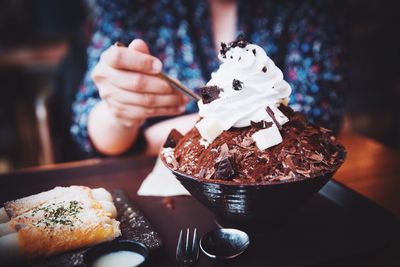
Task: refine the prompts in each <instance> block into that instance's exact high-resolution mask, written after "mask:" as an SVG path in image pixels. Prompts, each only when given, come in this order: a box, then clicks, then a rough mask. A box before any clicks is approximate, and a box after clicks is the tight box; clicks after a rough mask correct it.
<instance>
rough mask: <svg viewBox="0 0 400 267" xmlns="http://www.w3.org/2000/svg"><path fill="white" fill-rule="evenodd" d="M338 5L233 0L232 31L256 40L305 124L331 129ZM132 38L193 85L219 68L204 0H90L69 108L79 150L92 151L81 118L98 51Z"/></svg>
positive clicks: (336, 106) (94, 96)
mask: <svg viewBox="0 0 400 267" xmlns="http://www.w3.org/2000/svg"><path fill="white" fill-rule="evenodd" d="M338 5H339V1H335V0H333V1H318V0H315V1H290V0H286V1H281V0H269V1H245V0H238V20H237V21H238V22H237V33H238V34H239V33H243V34H244V35H245V36H246V38H247V40H249V41H250V42H252V43H255V44H258V45H260V46H262V47H263V48H264V49H265V50H266V52H267V54H268V55H269V56H270V57H271V58H272V59H273V60H274V61H275V63H276V65H277V66H278V67H279V68H281V69H282V71H283V73H284V77H285V80H286V81H288V82H289V84H290V85H291V86H292V90H293V91H292V94H291V97H290V101H289V104H290V106H291V107H292V108H293V109H294V110H296V111H300V112H302V113H303V114H304V115H306V117H307V118H308V119H309V120H310V121H311V122H314V123H316V124H320V125H322V126H324V127H327V128H331V129H333V130H335V131H337V130H338V129H339V128H340V124H341V121H342V117H343V104H344V103H343V102H344V101H343V91H344V90H343V64H342V55H343V48H342V41H343V40H342V39H343V38H342V32H343V30H342V27H343V23H342V21H341V20H343V16H342V14H340V13H338V12H340V10H339V9H338ZM339 6H340V5H339ZM135 38H141V39H143V40H144V41H145V42H146V43H147V44H149V47H150V50H151V53H152V54H153V55H155V56H157V57H158V58H159V59H160V60H161V61H162V62H163V64H164V72H165V73H167V74H168V75H170V76H172V77H175V78H177V79H179V80H180V81H181V82H182V83H184V84H185V85H186V86H187V87H189V88H193V90H195V91H197V90H199V88H200V87H201V86H203V85H204V84H205V83H206V82H207V81H208V80H209V79H210V77H211V73H212V72H213V71H215V70H216V69H217V68H218V65H219V62H218V59H217V52H216V51H215V49H214V41H213V37H212V28H211V21H210V9H209V5H208V1H207V0H197V1H185V0H153V1H152V0H113V1H109V0H97V3H96V8H95V25H94V32H93V36H92V40H91V44H90V46H89V47H88V49H87V54H88V69H87V73H86V75H85V78H84V81H83V83H82V85H81V86H80V88H79V90H78V91H77V94H76V98H75V101H74V104H73V106H72V109H73V123H72V125H71V129H70V130H71V134H72V135H73V137H74V140H75V141H76V142H77V144H78V145H79V147H80V148H81V149H80V150H81V151H82V153H83V155H84V156H93V155H94V154H96V151H94V148H93V146H92V144H91V142H90V139H89V137H88V131H87V122H88V115H89V113H90V111H91V109H92V108H93V107H94V106H95V105H96V104H97V103H98V102H99V101H100V98H99V94H98V91H97V89H96V86H95V85H94V83H93V81H92V80H91V78H90V73H91V71H92V69H93V68H94V66H95V65H96V64H97V62H98V60H99V57H100V55H101V53H102V52H103V51H104V50H105V49H107V48H108V47H109V46H111V45H113V44H114V43H115V42H116V41H121V42H123V43H125V44H129V43H130V41H131V40H132V39H135ZM186 112H187V113H192V112H197V105H196V103H194V102H191V103H189V104H188V105H187V108H186ZM164 119H165V118H164ZM154 121H157V119H153V120H149V121H148V122H147V123H146V124H145V126H144V127H146V126H147V125H149V124H151V123H154ZM136 143H138V144H137V145H143V143H144V142H143V140H139V141H137V142H136Z"/></svg>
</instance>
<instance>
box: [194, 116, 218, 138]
mask: <svg viewBox="0 0 400 267" xmlns="http://www.w3.org/2000/svg"><path fill="white" fill-rule="evenodd" d="M196 128H197V130H199V133H200V135H201V137H202V138H203V139H205V140H206V141H207V142H208V143H210V144H211V143H212V142H213V141H214V139H215V138H217V136H218V135H220V134H221V133H222V132H223V131H224V129H222V127H221V125H220V124H219V123H218V121H217V120H215V119H212V118H203V119H202V120H201V121H199V122H198V123H197V124H196Z"/></svg>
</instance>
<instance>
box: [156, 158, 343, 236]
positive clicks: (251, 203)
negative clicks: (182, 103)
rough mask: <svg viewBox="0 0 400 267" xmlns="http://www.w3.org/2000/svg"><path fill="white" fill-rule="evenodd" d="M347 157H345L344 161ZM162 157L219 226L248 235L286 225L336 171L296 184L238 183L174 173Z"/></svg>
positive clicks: (298, 180) (296, 182)
mask: <svg viewBox="0 0 400 267" xmlns="http://www.w3.org/2000/svg"><path fill="white" fill-rule="evenodd" d="M344 157H345V154H343V158H342V159H340V160H341V162H343V160H344ZM161 158H162V160H163V162H164V164H165V165H166V166H167V168H168V169H169V170H170V171H171V172H172V173H173V174H174V175H175V177H176V178H177V179H178V180H179V181H180V183H181V184H182V185H183V186H184V187H185V188H186V189H187V190H188V191H189V192H190V194H191V195H192V196H193V197H194V198H195V199H197V200H198V201H200V202H201V203H202V204H203V205H204V206H205V207H206V208H207V209H209V210H210V211H211V212H213V213H214V214H215V216H216V218H217V224H219V226H221V227H229V228H237V229H241V230H244V231H246V232H248V233H249V232H250V233H252V232H255V233H257V232H264V230H265V229H270V228H271V227H276V226H279V225H281V224H282V223H284V221H285V219H286V218H287V216H288V215H289V214H290V213H291V212H292V211H294V210H295V209H297V208H298V207H299V206H301V205H302V204H303V203H304V202H306V201H307V200H308V199H309V198H311V197H312V196H313V195H315V194H316V193H317V192H318V191H319V190H320V189H321V188H322V187H323V186H324V185H325V184H326V183H327V182H328V181H329V179H331V178H332V176H333V174H334V173H335V172H336V170H335V171H332V172H329V173H324V174H323V175H317V176H314V177H310V178H298V179H295V180H292V181H279V182H273V183H265V184H238V183H235V182H231V181H221V180H217V181H213V180H206V179H200V178H196V177H193V176H191V175H188V174H186V173H182V172H179V171H177V170H174V169H173V168H172V167H171V166H170V165H169V164H167V163H166V162H165V161H164V159H163V157H161ZM339 165H340V164H339ZM338 167H339V166H338Z"/></svg>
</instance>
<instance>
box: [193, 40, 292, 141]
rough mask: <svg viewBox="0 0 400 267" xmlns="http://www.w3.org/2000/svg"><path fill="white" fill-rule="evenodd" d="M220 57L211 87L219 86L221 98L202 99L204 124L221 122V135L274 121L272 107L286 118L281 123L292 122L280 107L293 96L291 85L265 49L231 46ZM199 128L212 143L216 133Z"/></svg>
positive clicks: (279, 115)
mask: <svg viewBox="0 0 400 267" xmlns="http://www.w3.org/2000/svg"><path fill="white" fill-rule="evenodd" d="M218 58H219V59H220V60H221V61H222V64H221V65H220V67H219V69H218V70H217V71H216V72H214V73H212V75H211V80H210V81H209V82H208V83H207V86H218V87H219V88H220V93H219V98H217V99H215V100H213V101H212V102H210V103H207V104H205V103H203V101H202V100H200V101H199V102H198V106H199V115H200V117H202V118H203V119H202V121H203V120H206V121H203V123H202V124H203V125H214V126H213V127H215V125H216V124H217V125H218V127H219V128H220V129H219V131H217V132H219V134H220V133H221V132H222V131H223V130H228V129H230V128H231V127H237V128H241V127H247V126H250V125H251V121H253V122H259V121H262V120H264V121H267V122H273V119H272V118H271V117H270V116H269V115H268V113H267V112H266V107H268V106H269V107H270V108H271V109H272V110H274V112H275V114H276V115H277V116H278V117H280V118H282V120H280V121H279V123H280V124H284V123H285V122H287V121H288V119H287V118H286V117H285V116H284V115H283V114H282V113H281V112H280V111H279V110H278V109H277V107H278V106H279V104H280V103H281V102H282V101H283V100H285V99H286V98H287V97H289V95H290V93H291V87H290V85H289V84H288V83H287V82H286V81H285V80H284V79H283V73H282V71H281V70H280V69H279V68H278V67H277V66H276V65H275V63H274V62H273V61H272V60H271V59H270V58H269V57H268V56H267V54H266V52H265V51H264V49H262V48H261V47H260V46H258V45H254V44H245V45H241V46H234V47H228V49H227V50H226V51H223V53H220V54H219V56H218ZM282 116H283V117H282ZM200 125H201V124H200ZM196 127H197V128H198V129H199V131H200V134H201V135H202V138H203V139H205V140H206V141H208V142H209V143H211V142H212V141H213V139H215V137H216V136H207V135H206V134H204V135H203V134H202V133H204V132H206V131H205V130H204V129H200V128H201V126H200V127H198V125H196ZM219 134H218V135H219Z"/></svg>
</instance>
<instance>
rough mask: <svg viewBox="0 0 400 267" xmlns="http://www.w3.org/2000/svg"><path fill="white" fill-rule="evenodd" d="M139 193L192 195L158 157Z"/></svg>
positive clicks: (168, 195)
mask: <svg viewBox="0 0 400 267" xmlns="http://www.w3.org/2000/svg"><path fill="white" fill-rule="evenodd" d="M137 193H138V195H139V196H158V197H170V196H181V195H190V193H189V192H188V191H187V190H186V189H185V188H184V187H183V186H182V185H181V183H180V182H179V181H178V180H177V179H176V178H175V176H174V175H173V174H172V172H171V171H170V170H168V168H167V167H165V165H164V163H162V162H161V159H160V158H158V159H157V161H156V164H155V165H154V168H153V170H152V171H151V172H150V173H149V175H147V177H146V178H145V179H144V181H143V182H142V185H141V186H140V188H139V190H138V192H137Z"/></svg>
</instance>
